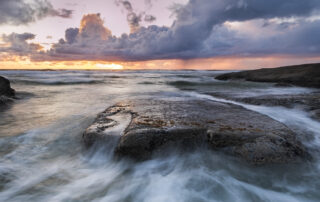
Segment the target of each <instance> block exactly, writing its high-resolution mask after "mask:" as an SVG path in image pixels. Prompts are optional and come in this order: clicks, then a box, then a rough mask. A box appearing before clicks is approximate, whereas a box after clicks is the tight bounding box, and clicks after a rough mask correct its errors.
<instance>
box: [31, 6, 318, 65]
mask: <svg viewBox="0 0 320 202" xmlns="http://www.w3.org/2000/svg"><path fill="white" fill-rule="evenodd" d="M118 2H119V3H121V5H122V6H123V7H124V8H125V9H126V11H127V12H128V16H129V14H130V13H131V14H134V15H132V16H131V17H130V18H129V17H128V22H129V24H130V26H132V27H131V28H132V30H131V31H132V33H131V34H129V35H127V34H123V35H122V36H121V37H115V36H112V34H111V32H110V31H109V30H108V29H107V28H106V27H105V26H104V25H103V21H102V19H101V17H100V15H99V14H89V15H86V16H84V18H83V20H82V22H81V26H80V28H79V29H78V28H70V29H67V30H66V34H65V39H62V40H60V42H59V43H57V44H55V45H54V46H53V47H52V49H51V50H49V51H47V52H41V53H40V52H39V53H38V54H33V55H32V59H33V60H108V61H112V60H125V61H140V60H153V59H193V58H208V57H215V56H235V55H236V56H255V55H256V56H257V55H259V56H261V55H272V54H297V55H303V54H309V55H310V54H319V53H320V38H319V35H320V20H319V19H317V18H314V17H315V16H316V14H317V13H319V11H320V1H319V0H304V1H301V0H268V1H261V0H190V1H189V3H188V4H187V5H185V6H179V7H175V9H174V12H175V16H176V20H175V21H174V23H173V24H172V26H171V27H159V26H155V25H153V26H149V27H141V26H140V24H139V22H140V21H141V19H142V17H141V16H140V17H139V15H137V14H136V13H135V12H134V11H133V8H132V5H131V3H130V2H129V1H118ZM145 18H147V20H146V19H145ZM144 20H146V21H148V20H149V21H152V20H153V19H152V18H151V17H147V15H145V17H144Z"/></svg>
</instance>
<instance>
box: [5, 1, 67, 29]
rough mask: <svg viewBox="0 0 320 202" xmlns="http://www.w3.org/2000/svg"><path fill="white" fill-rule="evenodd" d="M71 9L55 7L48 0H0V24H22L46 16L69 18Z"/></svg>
mask: <svg viewBox="0 0 320 202" xmlns="http://www.w3.org/2000/svg"><path fill="white" fill-rule="evenodd" d="M71 15H72V11H71V10H67V9H55V8H53V6H52V4H51V3H50V2H49V1H48V0H0V25H3V24H11V25H22V24H28V23H31V22H35V21H36V20H40V19H42V18H45V17H47V16H57V17H62V18H70V17H71Z"/></svg>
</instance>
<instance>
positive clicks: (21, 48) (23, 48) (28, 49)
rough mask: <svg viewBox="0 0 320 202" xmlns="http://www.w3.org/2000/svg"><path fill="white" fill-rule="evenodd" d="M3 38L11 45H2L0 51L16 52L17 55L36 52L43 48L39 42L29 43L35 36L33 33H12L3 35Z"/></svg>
mask: <svg viewBox="0 0 320 202" xmlns="http://www.w3.org/2000/svg"><path fill="white" fill-rule="evenodd" d="M1 38H2V41H3V42H5V43H6V44H7V45H9V46H5V47H0V52H8V53H14V54H17V55H28V54H31V53H36V52H37V51H38V50H41V48H42V47H41V46H40V45H39V44H35V43H28V40H32V39H34V38H35V35H34V34H31V33H23V34H17V33H12V34H10V35H2V37H1Z"/></svg>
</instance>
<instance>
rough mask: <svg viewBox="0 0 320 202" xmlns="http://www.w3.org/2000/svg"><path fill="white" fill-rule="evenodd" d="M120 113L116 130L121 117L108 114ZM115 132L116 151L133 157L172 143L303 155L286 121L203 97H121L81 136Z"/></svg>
mask: <svg viewBox="0 0 320 202" xmlns="http://www.w3.org/2000/svg"><path fill="white" fill-rule="evenodd" d="M125 114H127V115H128V116H130V118H131V119H130V121H127V122H126V123H124V124H123V125H122V129H121V130H120V129H119V128H121V127H118V126H119V124H121V122H119V121H118V120H116V119H115V118H113V117H114V116H117V115H119V116H124V115H125ZM128 116H127V117H128ZM124 120H125V119H124ZM115 127H118V130H116V131H117V133H115V132H114V131H115V130H114V128H115ZM115 136H116V137H117V138H118V141H117V143H116V148H115V153H116V154H117V155H119V156H125V157H130V158H134V159H138V160H143V159H148V158H150V157H152V155H154V154H165V153H167V151H168V150H169V149H172V148H173V149H177V148H179V150H180V151H188V150H194V149H197V148H198V147H209V148H211V149H213V150H222V151H225V152H227V153H229V154H232V155H236V156H239V157H241V158H243V159H245V160H247V161H248V162H250V163H253V164H266V163H286V162H297V161H300V160H301V159H302V158H303V157H305V156H307V153H306V151H305V149H304V148H303V146H302V145H301V144H300V143H299V141H297V140H296V136H295V134H294V133H293V132H292V131H291V130H290V129H288V128H287V127H286V126H285V125H283V124H281V123H279V122H277V121H275V120H273V119H271V118H269V117H267V116H264V115H261V114H259V113H256V112H253V111H249V110H246V109H244V108H242V107H240V106H236V105H232V104H226V103H220V102H214V101H208V100H192V99H191V100H186V99H185V98H184V99H183V100H179V99H170V100H132V101H130V102H125V103H120V104H117V105H114V106H112V107H110V108H108V109H107V110H106V111H104V112H103V113H101V114H99V115H98V118H97V120H96V121H95V122H94V123H93V125H92V126H90V127H89V128H88V129H87V131H86V132H85V133H84V135H83V138H84V141H85V142H86V143H87V144H88V145H93V144H94V142H99V143H100V144H108V142H109V141H112V142H114V139H115ZM208 158H210V157H208Z"/></svg>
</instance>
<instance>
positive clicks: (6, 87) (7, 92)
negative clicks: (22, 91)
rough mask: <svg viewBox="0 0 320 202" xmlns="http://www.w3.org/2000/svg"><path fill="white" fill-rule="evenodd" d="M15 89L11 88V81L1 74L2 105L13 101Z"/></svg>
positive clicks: (0, 99) (0, 93)
mask: <svg viewBox="0 0 320 202" xmlns="http://www.w3.org/2000/svg"><path fill="white" fill-rule="evenodd" d="M14 96H15V90H14V89H12V88H11V86H10V81H9V80H8V79H6V78H4V77H2V76H0V105H1V104H5V103H8V102H11V101H12V98H13V97H14Z"/></svg>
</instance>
